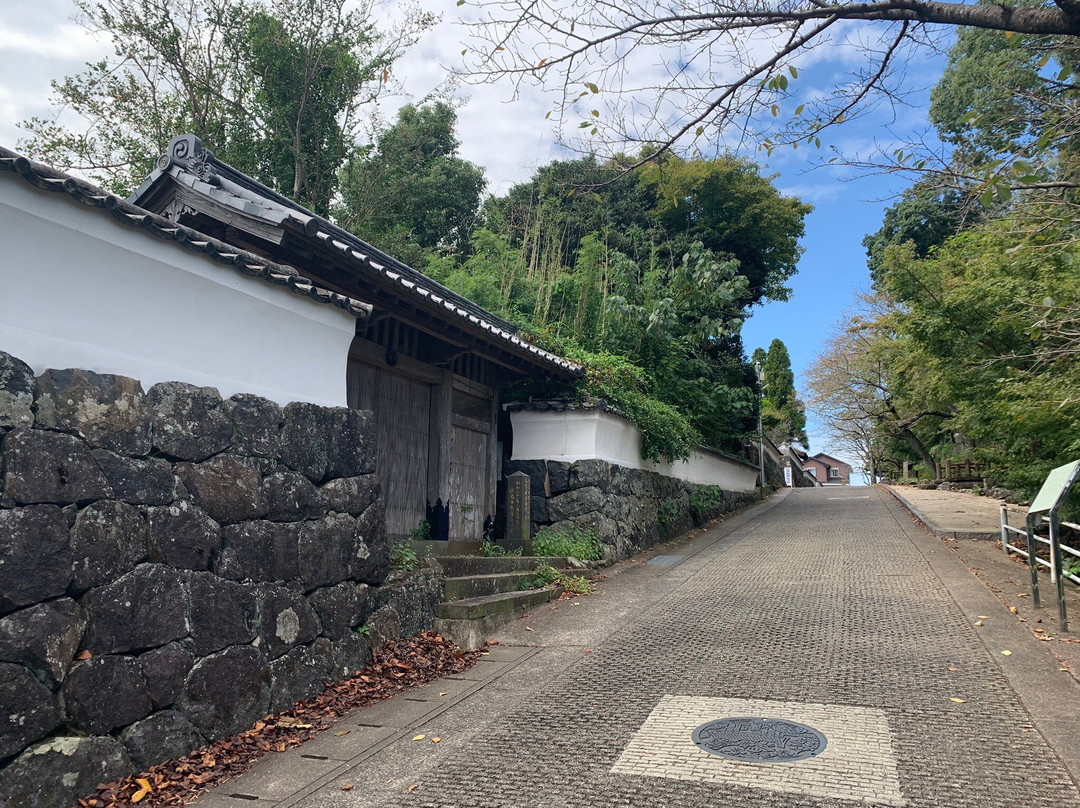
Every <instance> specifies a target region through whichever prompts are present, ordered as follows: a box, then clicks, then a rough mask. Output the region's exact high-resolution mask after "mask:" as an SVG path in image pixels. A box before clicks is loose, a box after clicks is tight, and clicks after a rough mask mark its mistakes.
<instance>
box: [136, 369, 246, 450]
mask: <svg viewBox="0 0 1080 808" xmlns="http://www.w3.org/2000/svg"><path fill="white" fill-rule="evenodd" d="M146 402H147V405H148V406H149V407H150V412H151V417H152V419H153V423H154V448H155V449H157V450H158V451H160V452H163V453H164V454H166V455H168V456H169V457H173V458H176V459H177V460H191V461H194V462H199V461H200V460H205V459H206V458H208V457H210V456H211V455H215V454H218V453H219V452H223V451H225V450H226V449H228V448H229V447H230V446H231V445H232V437H233V424H232V421H230V420H229V418H228V416H226V415H225V412H224V410H223V409H222V401H221V395H220V394H219V393H218V391H217V390H215V389H214V388H212V387H196V386H195V385H193V384H184V383H183V382H162V383H160V384H155V385H154V386H153V387H151V388H150V390H149V391H148V392H147V393H146Z"/></svg>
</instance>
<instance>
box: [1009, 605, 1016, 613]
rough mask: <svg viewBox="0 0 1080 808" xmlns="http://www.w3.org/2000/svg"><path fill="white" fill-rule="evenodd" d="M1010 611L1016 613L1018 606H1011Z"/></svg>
mask: <svg viewBox="0 0 1080 808" xmlns="http://www.w3.org/2000/svg"><path fill="white" fill-rule="evenodd" d="M1009 611H1010V612H1012V613H1013V614H1016V613H1017V611H1018V610H1017V608H1016V607H1015V606H1010V607H1009Z"/></svg>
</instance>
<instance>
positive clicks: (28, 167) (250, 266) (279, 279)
mask: <svg viewBox="0 0 1080 808" xmlns="http://www.w3.org/2000/svg"><path fill="white" fill-rule="evenodd" d="M0 175H7V176H12V177H14V176H19V177H21V178H22V179H23V180H25V181H26V182H28V183H29V184H30V185H33V186H34V187H35V188H40V189H42V190H45V191H51V192H53V193H56V194H64V195H65V196H67V197H68V198H70V199H72V200H74V201H76V202H79V203H81V204H83V205H86V206H87V207H89V208H92V209H95V210H98V211H100V212H101V213H103V214H108V215H109V217H110V218H111V219H113V220H114V221H116V222H119V223H120V224H124V225H127V226H128V227H133V228H137V229H139V230H140V231H141V232H143V233H146V234H147V235H148V236H152V237H154V238H157V239H160V240H162V241H168V242H173V243H175V244H176V245H177V246H179V247H182V248H184V249H186V250H188V251H189V252H194V253H197V254H199V255H202V256H204V257H205V258H206V259H207V260H211V261H214V262H215V263H218V264H221V265H224V266H228V267H231V268H233V269H235V270H236V271H237V272H240V273H242V274H244V275H247V276H249V277H252V278H260V279H261V280H263V281H265V282H267V283H269V284H272V285H274V286H281V287H283V288H285V289H288V290H289V291H290V292H292V293H294V294H297V295H300V296H302V297H308V298H312V299H314V300H316V301H318V302H320V303H325V304H327V305H330V306H335V307H337V308H339V309H344V310H345V311H346V312H348V313H349V314H351V315H352V316H353V317H355V318H356V319H358V320H360V321H362V322H366V321H367V319H368V318H369V317H370V316H371V311H372V307H371V305H370V304H368V303H363V302H361V301H359V300H355V299H353V298H351V297H346V296H345V295H341V294H338V293H337V292H334V291H331V290H329V289H323V288H322V287H320V286H317V285H316V284H315V283H314V282H313V281H311V280H309V279H308V278H305V277H303V276H302V275H301V274H300V273H299V272H297V271H296V270H295V269H293V268H292V267H289V266H284V265H282V264H278V263H275V262H273V261H268V260H266V259H265V258H262V257H260V256H258V255H255V254H254V253H251V252H248V251H246V250H240V249H237V248H236V247H233V246H231V245H229V244H226V243H224V242H222V241H218V240H217V239H213V238H210V237H209V236H206V235H203V234H202V233H199V232H198V231H196V230H193V229H191V228H190V227H184V226H182V225H178V224H176V223H175V222H173V221H170V220H169V219H166V218H164V217H163V216H158V215H157V214H154V213H150V212H149V211H147V210H143V209H142V208H140V207H137V206H135V205H132V204H131V203H130V202H127V201H125V200H124V199H121V198H120V197H118V196H116V195H115V194H110V193H109V192H107V191H104V190H102V189H101V188H98V187H97V186H96V185H92V184H91V183H88V182H86V181H84V180H80V179H78V178H76V177H72V176H70V175H69V174H65V173H63V172H62V171H57V170H56V169H53V168H49V167H48V166H45V165H42V164H40V163H36V162H34V161H32V160H29V159H27V158H26V157H23V156H22V155H20V154H17V153H16V152H13V151H10V150H9V149H5V148H4V147H2V146H0Z"/></svg>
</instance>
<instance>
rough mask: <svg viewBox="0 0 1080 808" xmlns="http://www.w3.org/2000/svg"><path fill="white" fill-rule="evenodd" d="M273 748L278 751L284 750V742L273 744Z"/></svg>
mask: <svg viewBox="0 0 1080 808" xmlns="http://www.w3.org/2000/svg"><path fill="white" fill-rule="evenodd" d="M274 748H275V749H276V750H277V751H279V752H284V751H285V743H284V742H282V743H279V744H278V745H277V746H275V747H274Z"/></svg>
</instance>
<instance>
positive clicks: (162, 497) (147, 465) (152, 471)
mask: <svg viewBox="0 0 1080 808" xmlns="http://www.w3.org/2000/svg"><path fill="white" fill-rule="evenodd" d="M92 454H93V457H94V462H96V463H97V464H98V468H99V469H101V471H102V473H103V474H104V475H105V479H106V480H107V481H108V483H109V487H110V488H112V491H113V496H114V497H115V498H116V499H119V500H122V501H124V502H126V503H128V504H129V505H168V504H169V503H170V502H172V501H174V500H177V499H183V498H184V497H186V496H187V491H186V490H185V488H184V486H183V485H182V484H181V483H180V480H179V479H178V478H177V477H176V475H175V474H173V473H172V466H170V465H169V463H168V461H166V460H156V459H155V460H137V459H135V458H131V457H121V456H120V455H118V454H115V453H114V452H110V451H108V450H107V449H95V450H94V451H93V452H92Z"/></svg>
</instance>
